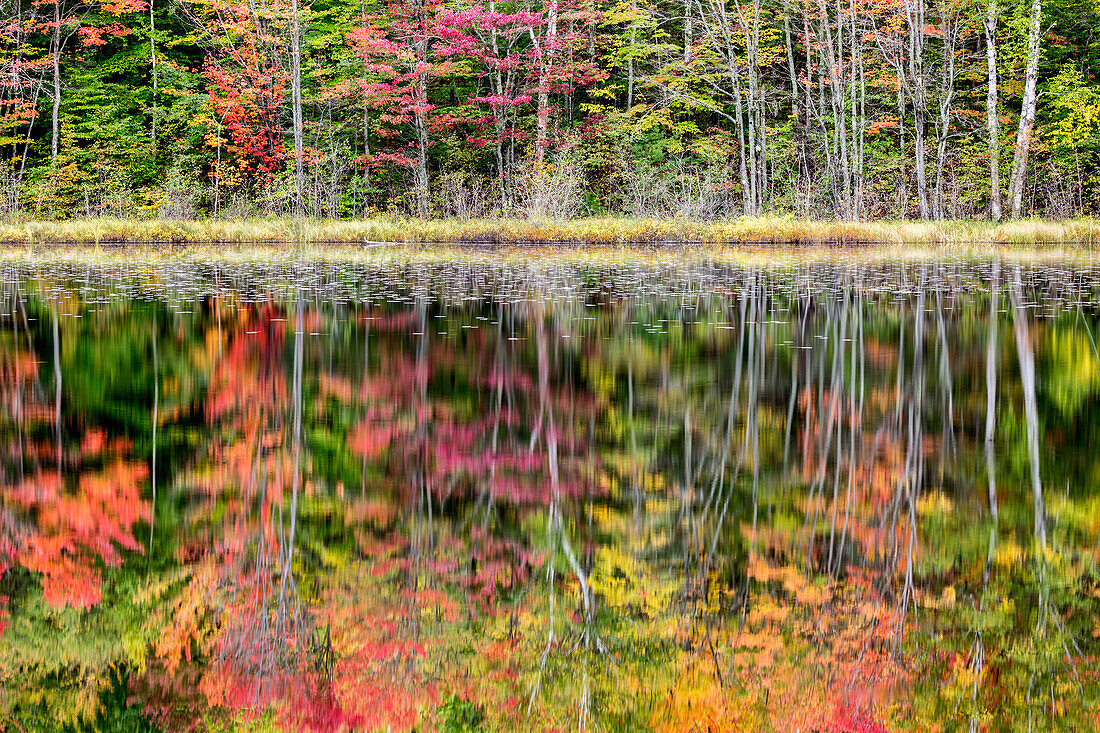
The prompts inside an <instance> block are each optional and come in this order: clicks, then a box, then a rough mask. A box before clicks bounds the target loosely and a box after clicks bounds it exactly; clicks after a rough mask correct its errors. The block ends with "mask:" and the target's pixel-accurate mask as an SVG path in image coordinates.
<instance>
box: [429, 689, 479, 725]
mask: <svg viewBox="0 0 1100 733" xmlns="http://www.w3.org/2000/svg"><path fill="white" fill-rule="evenodd" d="M435 715H436V722H437V723H438V724H439V731H440V733H477V732H478V731H481V730H484V728H483V724H484V722H485V711H484V710H482V708H481V706H480V705H475V704H474V703H472V702H469V701H468V700H463V699H462V698H460V697H459V696H458V695H451V696H450V697H448V698H447V699H446V700H444V701H443V702H442V703H441V704H440V705H439V707H438V708H436V711H435Z"/></svg>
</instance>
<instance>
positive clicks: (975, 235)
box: [0, 217, 1100, 247]
mask: <svg viewBox="0 0 1100 733" xmlns="http://www.w3.org/2000/svg"><path fill="white" fill-rule="evenodd" d="M1094 241H1096V242H1100V221H1097V220H1092V219H1080V220H1072V221H1059V222H1054V221H1038V220H1022V221H1015V222H1010V223H1006V224H1000V225H996V226H994V225H992V224H990V223H988V222H984V223H983V222H968V221H944V222H889V221H864V222H839V221H837V222H829V221H800V220H796V219H788V218H780V217H759V218H741V219H732V220H727V221H718V222H710V223H702V222H689V221H680V220H668V221H656V220H641V219H626V218H587V219H576V220H573V221H546V222H540V221H527V220H518V219H509V220H474V221H466V222H463V221H451V220H448V221H420V220H403V219H389V218H386V219H369V220H359V221H339V220H308V219H250V220H238V221H217V220H206V221H167V220H127V219H110V218H98V219H74V220H70V221H61V222H26V223H8V224H0V243H6V244H18V245H27V244H30V245H39V244H41V245H55V244H89V243H94V244H109V243H122V244H294V245H311V244H357V245H364V244H394V243H402V244H489V245H532V244H542V245H546V244H558V245H580V244H584V245H589V246H599V245H612V246H622V245H640V244H670V243H683V244H708V245H723V244H785V245H815V244H880V245H881V244H885V245H890V244H893V245H924V246H935V245H975V246H977V245H983V244H988V245H1002V246H1012V245H1023V246H1036V245H1045V246H1050V245H1063V246H1071V247H1091V246H1092V244H1093V242H1094Z"/></svg>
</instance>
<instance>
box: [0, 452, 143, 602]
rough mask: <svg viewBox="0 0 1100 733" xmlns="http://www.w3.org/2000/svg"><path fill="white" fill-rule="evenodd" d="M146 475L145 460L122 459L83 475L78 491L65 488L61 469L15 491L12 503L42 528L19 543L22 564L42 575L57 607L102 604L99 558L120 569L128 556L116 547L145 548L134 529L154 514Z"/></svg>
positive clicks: (10, 495) (46, 594)
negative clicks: (144, 490)
mask: <svg viewBox="0 0 1100 733" xmlns="http://www.w3.org/2000/svg"><path fill="white" fill-rule="evenodd" d="M145 474H146V469H145V466H144V465H142V464H133V463H124V462H122V461H116V462H115V463H113V464H112V465H110V466H109V467H108V468H106V469H105V470H104V471H103V472H102V473H94V474H91V475H84V476H81V477H80V478H79V481H78V488H77V490H76V491H75V492H71V493H70V492H66V491H65V490H64V487H63V486H62V482H61V480H60V478H59V477H58V475H57V472H56V471H44V472H43V473H42V474H41V475H39V476H36V477H35V478H34V479H28V480H26V481H24V482H23V483H22V484H19V485H17V486H15V487H14V488H12V489H11V490H10V491H9V493H8V498H9V500H10V501H11V502H13V503H14V504H16V505H18V506H21V507H23V508H24V509H26V510H27V511H28V513H31V514H33V515H34V516H35V517H36V525H37V526H36V531H35V532H33V533H31V534H29V535H27V536H26V537H23V538H22V539H21V541H20V542H19V543H18V544H19V550H18V562H19V564H20V565H22V566H23V567H25V568H27V569H28V570H33V571H35V572H38V573H41V574H42V594H43V596H44V597H45V599H46V601H47V602H49V603H50V604H51V605H54V606H73V607H74V608H90V607H91V606H94V605H96V604H97V603H99V599H100V574H99V570H98V569H97V568H96V567H95V559H96V558H99V559H101V560H102V561H103V562H104V563H105V564H106V565H108V566H110V567H118V566H119V565H121V564H122V557H121V556H120V555H119V552H118V550H117V548H116V547H115V545H118V546H119V547H123V548H125V549H127V550H133V551H135V552H140V551H141V549H142V548H141V546H140V545H138V543H137V540H135V539H134V536H133V534H132V533H131V528H132V527H133V526H134V525H135V524H136V523H137V522H138V521H140V520H148V518H149V507H148V505H147V504H146V503H145V502H144V501H142V498H141V489H140V485H141V482H142V481H144V479H145Z"/></svg>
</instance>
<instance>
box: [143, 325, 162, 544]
mask: <svg viewBox="0 0 1100 733" xmlns="http://www.w3.org/2000/svg"><path fill="white" fill-rule="evenodd" d="M159 420H160V364H159V362H158V360H157V332H156V328H154V329H153V451H152V454H153V455H152V460H151V461H150V462H151V464H152V466H151V468H150V470H149V485H150V487H151V488H152V490H153V505H152V507H151V508H150V510H149V548H147V549H146V556H147V557H151V555H152V546H153V527H154V525H155V524H156V519H157V422H159Z"/></svg>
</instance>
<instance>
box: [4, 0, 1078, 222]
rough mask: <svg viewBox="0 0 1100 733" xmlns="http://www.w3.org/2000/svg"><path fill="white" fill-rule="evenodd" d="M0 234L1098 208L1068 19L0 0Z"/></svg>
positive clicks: (598, 1) (959, 10)
mask: <svg viewBox="0 0 1100 733" xmlns="http://www.w3.org/2000/svg"><path fill="white" fill-rule="evenodd" d="M0 21H2V22H0V67H2V69H0V71H2V74H0V155H2V171H3V174H4V176H5V185H4V187H3V194H2V196H0V207H2V209H3V211H4V213H6V214H8V215H16V214H19V215H23V216H37V217H68V216H73V215H95V214H121V215H160V216H182V217H191V216H196V215H204V214H209V215H249V214H256V213H265V212H277V213H300V214H308V215H314V216H331V217H349V216H363V215H369V214H375V213H386V212H396V213H403V214H412V215H417V216H422V217H426V216H454V217H464V218H468V217H476V216H484V215H489V214H508V215H530V216H572V215H575V214H578V213H605V212H614V213H623V214H630V215H636V216H685V217H698V218H714V217H721V216H736V215H740V214H756V213H764V212H780V213H784V212H789V213H793V214H795V215H800V216H807V217H826V218H833V217H838V218H865V217H876V216H890V217H923V218H944V217H992V218H995V219H996V218H999V217H1001V216H1002V215H1003V216H1018V215H1023V214H1040V215H1046V216H1055V217H1062V216H1073V215H1083V214H1095V213H1096V212H1097V210H1098V207H1100V157H1098V156H1100V86H1098V83H1097V80H1096V78H1095V76H1096V74H1097V71H1098V69H1100V46H1098V45H1097V42H1096V39H1095V37H1094V33H1093V29H1094V28H1095V27H1096V25H1097V24H1098V23H1100V6H1097V4H1096V3H1095V2H1092V1H1091V0H1089V1H1085V2H1083V1H1082V0H1047V2H1045V3H1044V2H1042V0H1032V2H1024V1H1023V0H1012V1H1011V2H998V0H979V1H976V0H845V1H843V2H841V1H837V2H825V1H824V0H819V1H818V0H701V1H699V2H695V1H692V0H414V1H413V2H393V1H391V0H355V1H354V2H351V1H349V0H312V1H310V0H276V1H274V2H266V3H256V2H250V1H249V0H173V1H172V2H164V1H163V0H159V1H158V0H44V1H42V2H37V1H36V2H30V1H29V0H7V1H6V2H5V3H4V5H3V13H2V17H0Z"/></svg>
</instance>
